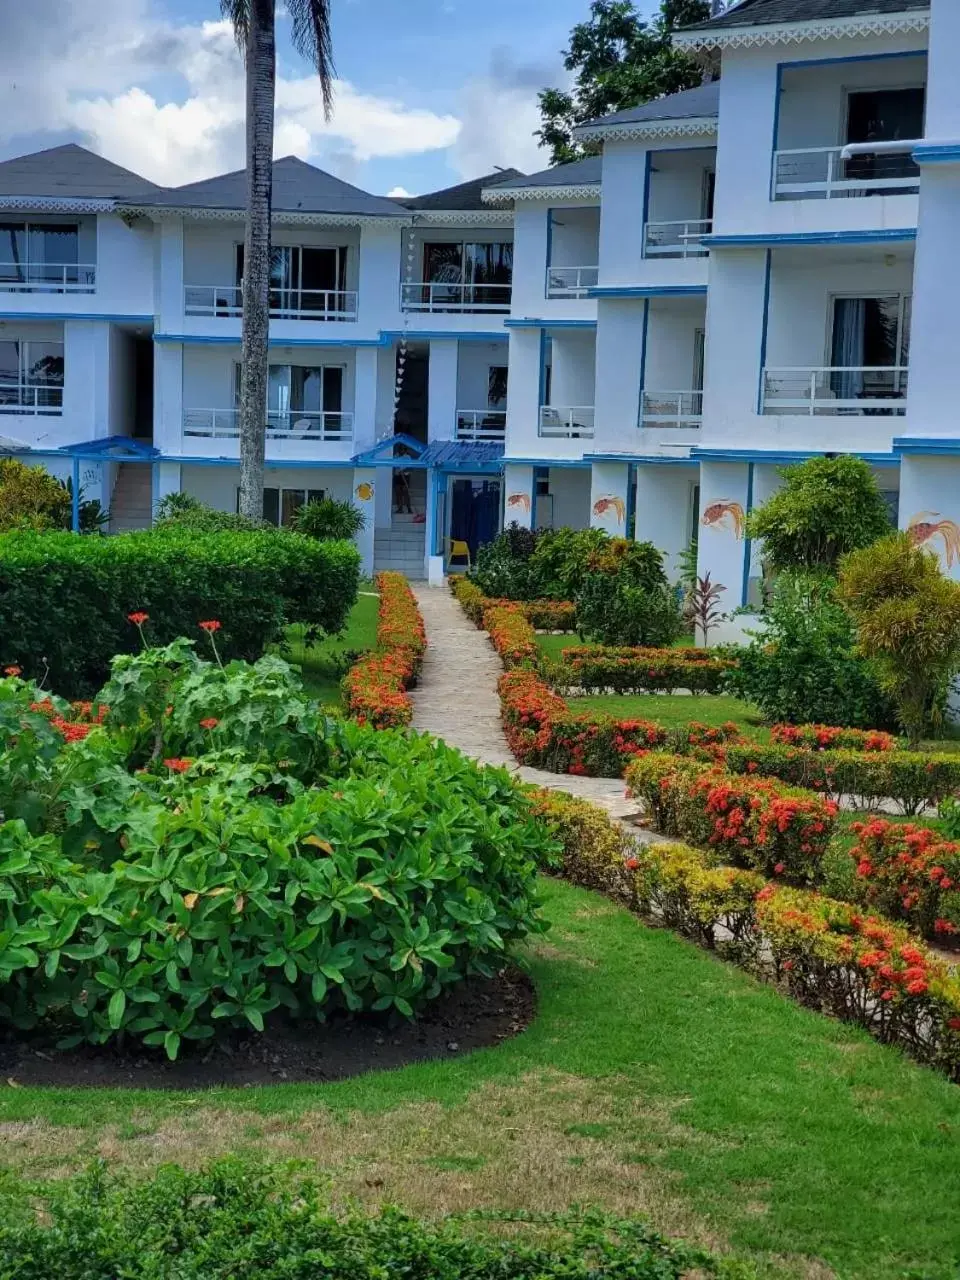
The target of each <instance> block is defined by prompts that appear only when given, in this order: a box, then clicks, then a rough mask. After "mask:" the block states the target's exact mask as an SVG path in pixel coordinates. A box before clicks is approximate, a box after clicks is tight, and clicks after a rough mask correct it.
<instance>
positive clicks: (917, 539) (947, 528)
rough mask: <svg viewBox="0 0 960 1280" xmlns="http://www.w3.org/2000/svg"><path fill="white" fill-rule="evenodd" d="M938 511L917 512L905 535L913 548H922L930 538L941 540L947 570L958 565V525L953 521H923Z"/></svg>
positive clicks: (959, 552) (959, 544) (959, 531)
mask: <svg viewBox="0 0 960 1280" xmlns="http://www.w3.org/2000/svg"><path fill="white" fill-rule="evenodd" d="M939 514H940V512H939V511H918V512H917V514H916V515H915V516H914V517H913V518H912V519H911V521H910V523H909V524H908V525H907V533H909V535H910V541H911V542H912V543H913V545H914V546H915V547H924V546H926V544H927V543H928V542H929V541H930V540H931V539H932V538H942V539H943V558H944V560H945V561H946V563H947V568H948V569H952V568H953V566H954V565H955V564H958V563H960V525H958V524H957V523H956V522H955V521H954V520H937V521H933V520H925V519H924V517H925V516H938V515H939Z"/></svg>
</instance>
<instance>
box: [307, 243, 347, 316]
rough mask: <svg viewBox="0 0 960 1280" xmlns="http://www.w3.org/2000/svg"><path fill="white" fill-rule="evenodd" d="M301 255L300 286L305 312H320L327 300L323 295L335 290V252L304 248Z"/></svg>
mask: <svg viewBox="0 0 960 1280" xmlns="http://www.w3.org/2000/svg"><path fill="white" fill-rule="evenodd" d="M300 254H301V268H300V270H301V276H300V285H301V288H302V289H303V290H304V294H305V297H304V299H303V304H302V305H303V308H304V310H305V311H310V310H315V311H322V310H324V309H325V307H326V306H327V304H328V302H329V299H325V298H324V296H323V295H324V293H325V292H329V291H332V290H334V289H337V288H338V287H339V285H338V282H337V250H336V249H312V248H304V249H301V250H300Z"/></svg>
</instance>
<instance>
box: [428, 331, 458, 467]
mask: <svg viewBox="0 0 960 1280" xmlns="http://www.w3.org/2000/svg"><path fill="white" fill-rule="evenodd" d="M459 370H460V343H459V342H458V341H457V340H456V339H453V341H448V340H447V339H444V340H443V341H432V342H431V343H430V364H429V372H428V390H427V439H428V440H429V441H430V442H431V443H432V442H433V441H434V440H452V439H454V436H455V434H456V425H457V379H458V377H459Z"/></svg>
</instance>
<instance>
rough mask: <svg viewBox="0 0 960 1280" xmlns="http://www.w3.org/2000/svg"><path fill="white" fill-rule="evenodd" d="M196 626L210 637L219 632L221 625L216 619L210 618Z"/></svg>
mask: <svg viewBox="0 0 960 1280" xmlns="http://www.w3.org/2000/svg"><path fill="white" fill-rule="evenodd" d="M197 625H198V626H199V627H200V628H201V629H202V630H203V631H206V633H207V635H208V636H212V635H213V633H214V632H215V631H219V630H220V628H221V627H222V625H223V624H222V623H220V622H218V621H217V619H216V618H211V619H209V620H208V621H207V622H200V623H198V624H197Z"/></svg>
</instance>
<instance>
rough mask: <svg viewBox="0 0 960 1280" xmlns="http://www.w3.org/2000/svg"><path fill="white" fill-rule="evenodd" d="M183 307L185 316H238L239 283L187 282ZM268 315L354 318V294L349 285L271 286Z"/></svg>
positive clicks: (306, 317)
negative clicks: (312, 287)
mask: <svg viewBox="0 0 960 1280" xmlns="http://www.w3.org/2000/svg"><path fill="white" fill-rule="evenodd" d="M183 309H184V312H185V314H186V315H188V316H231V317H236V316H240V315H242V314H243V290H242V287H241V286H240V285H219V284H188V285H187V286H186V287H185V288H184V291H183ZM270 316H271V318H272V319H274V320H356V318H357V295H356V292H355V291H353V290H349V289H286V288H283V289H277V288H271V290H270Z"/></svg>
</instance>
